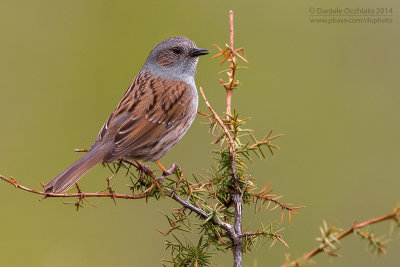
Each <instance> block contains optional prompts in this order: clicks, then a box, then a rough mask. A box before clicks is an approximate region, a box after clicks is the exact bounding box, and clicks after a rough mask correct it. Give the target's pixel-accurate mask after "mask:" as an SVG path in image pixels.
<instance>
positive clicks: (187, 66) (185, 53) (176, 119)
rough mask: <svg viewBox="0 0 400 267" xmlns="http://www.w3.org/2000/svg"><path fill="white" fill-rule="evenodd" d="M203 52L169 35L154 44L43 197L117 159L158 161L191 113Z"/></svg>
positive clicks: (186, 124)
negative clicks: (87, 144) (86, 144)
mask: <svg viewBox="0 0 400 267" xmlns="http://www.w3.org/2000/svg"><path fill="white" fill-rule="evenodd" d="M208 53H209V51H208V50H207V49H203V48H198V47H197V46H196V44H195V43H194V42H193V41H192V40H190V39H188V38H186V37H184V36H174V37H171V38H168V39H166V40H164V41H162V42H161V43H159V44H157V45H156V46H155V47H154V48H153V49H152V50H151V52H150V54H149V56H148V57H147V60H146V62H145V63H144V65H143V67H142V69H141V70H140V71H139V72H138V74H137V75H136V77H135V78H134V80H133V82H132V83H131V85H130V86H129V87H128V89H127V91H126V92H125V94H124V95H123V97H122V99H121V100H120V102H119V103H118V105H117V107H116V108H115V109H114V111H113V112H112V113H111V115H110V116H109V117H108V119H107V120H106V122H105V123H104V125H103V127H102V128H101V129H100V131H99V133H98V135H97V137H96V139H95V140H94V142H93V144H92V146H91V148H90V150H89V151H88V153H87V154H85V155H84V156H83V157H81V158H80V159H78V160H77V161H76V162H75V163H73V164H72V165H71V166H70V167H68V168H67V169H66V170H64V171H63V172H61V173H60V174H59V175H58V176H56V177H55V178H54V179H52V180H51V181H50V182H49V183H47V184H46V185H45V186H44V191H45V193H46V194H51V193H53V194H56V193H60V192H64V191H66V190H68V189H70V188H71V187H72V186H73V185H74V184H75V183H76V182H77V181H78V180H79V179H80V178H81V177H82V176H83V175H84V174H86V173H87V172H88V171H89V170H91V169H92V168H93V167H95V166H96V165H97V164H99V163H109V162H112V161H115V160H117V159H121V158H123V159H128V160H135V161H144V162H156V163H157V162H158V160H159V159H160V158H161V157H162V156H164V155H165V154H166V153H167V152H168V151H169V150H170V149H171V148H172V147H173V146H174V145H175V144H176V143H177V142H178V141H179V140H180V139H181V138H182V137H183V135H184V134H185V133H186V131H187V130H188V129H189V127H190V126H191V124H192V123H193V121H194V118H195V116H196V114H197V107H198V94H197V89H196V84H195V80H194V76H195V73H196V68H197V62H198V58H199V56H202V55H206V54H208Z"/></svg>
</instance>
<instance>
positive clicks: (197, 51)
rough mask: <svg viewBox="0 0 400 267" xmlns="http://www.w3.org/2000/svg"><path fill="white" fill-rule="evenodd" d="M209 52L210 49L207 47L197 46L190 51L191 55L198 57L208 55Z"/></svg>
mask: <svg viewBox="0 0 400 267" xmlns="http://www.w3.org/2000/svg"><path fill="white" fill-rule="evenodd" d="M208 53H210V51H208V50H207V49H203V48H195V49H193V50H192V51H190V52H189V55H190V56H191V57H198V56H202V55H207V54H208Z"/></svg>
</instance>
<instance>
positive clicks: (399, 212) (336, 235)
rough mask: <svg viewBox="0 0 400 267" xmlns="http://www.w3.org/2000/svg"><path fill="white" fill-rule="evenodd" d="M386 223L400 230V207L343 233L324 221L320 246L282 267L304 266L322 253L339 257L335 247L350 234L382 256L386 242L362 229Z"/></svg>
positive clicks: (354, 224) (353, 226) (356, 224)
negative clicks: (358, 237) (389, 222)
mask: <svg viewBox="0 0 400 267" xmlns="http://www.w3.org/2000/svg"><path fill="white" fill-rule="evenodd" d="M384 221H394V222H395V223H396V224H397V225H398V227H399V228H400V207H396V208H395V209H394V210H393V211H392V212H391V213H389V214H387V215H384V216H381V217H376V218H373V219H370V220H367V221H364V222H361V223H357V222H354V223H353V225H352V226H350V227H349V228H348V229H347V230H345V231H342V230H341V229H338V228H336V227H334V226H331V227H328V226H327V224H326V222H325V221H324V222H323V226H322V227H321V228H320V230H321V234H322V236H321V237H319V238H317V241H319V242H320V244H319V245H318V246H317V247H316V248H314V249H313V250H311V251H310V252H308V253H306V254H305V255H304V256H302V257H301V258H299V259H297V260H294V261H290V260H287V262H286V263H285V264H283V265H282V267H290V266H296V267H298V266H303V264H304V263H306V262H307V261H308V260H310V259H311V258H313V257H315V256H316V255H318V254H320V253H325V254H327V255H329V256H334V257H337V256H338V254H337V253H336V250H337V247H336V246H335V244H338V243H339V240H341V239H343V238H345V237H346V236H349V235H350V234H356V235H358V236H361V237H362V238H363V239H365V240H368V243H369V246H370V247H371V248H372V251H376V252H377V253H378V255H382V254H384V253H386V246H385V244H384V243H385V242H382V241H380V240H379V239H377V238H375V236H374V234H373V233H370V232H367V231H363V232H362V231H360V229H362V228H365V227H367V226H370V225H374V224H377V223H381V222H384ZM304 266H305V265H304Z"/></svg>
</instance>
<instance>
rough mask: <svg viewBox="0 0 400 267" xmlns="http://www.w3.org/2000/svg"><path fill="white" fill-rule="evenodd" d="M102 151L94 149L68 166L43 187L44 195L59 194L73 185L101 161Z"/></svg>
mask: <svg viewBox="0 0 400 267" xmlns="http://www.w3.org/2000/svg"><path fill="white" fill-rule="evenodd" d="M103 157H104V150H103V149H101V147H99V148H95V149H92V150H90V151H89V152H88V153H87V154H86V155H85V156H83V157H82V158H80V159H79V160H77V161H76V162H75V163H74V164H72V165H71V166H69V167H68V168H67V169H66V170H65V171H63V172H62V173H60V174H59V175H58V176H57V177H55V178H54V179H53V180H51V181H50V182H49V183H48V184H46V186H45V187H44V189H45V192H46V193H60V192H63V191H66V190H67V189H69V188H70V187H71V186H72V185H74V184H75V183H76V182H77V181H78V180H79V179H80V178H81V177H82V176H83V175H84V174H85V173H86V172H88V171H90V170H91V169H92V168H93V167H94V166H96V165H97V164H99V163H100V162H102V161H103Z"/></svg>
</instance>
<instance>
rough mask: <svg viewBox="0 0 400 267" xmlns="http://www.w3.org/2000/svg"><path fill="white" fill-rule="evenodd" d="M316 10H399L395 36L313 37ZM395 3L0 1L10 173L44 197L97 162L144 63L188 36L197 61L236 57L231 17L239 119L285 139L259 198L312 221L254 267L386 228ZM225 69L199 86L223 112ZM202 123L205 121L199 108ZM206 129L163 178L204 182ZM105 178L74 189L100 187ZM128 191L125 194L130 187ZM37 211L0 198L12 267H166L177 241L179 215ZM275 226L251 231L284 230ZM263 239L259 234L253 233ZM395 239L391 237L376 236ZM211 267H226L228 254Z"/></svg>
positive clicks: (247, 221) (395, 145)
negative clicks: (270, 194)
mask: <svg viewBox="0 0 400 267" xmlns="http://www.w3.org/2000/svg"><path fill="white" fill-rule="evenodd" d="M310 7H326V8H330V7H332V8H335V7H342V8H346V7H367V8H368V7H369V8H376V7H389V8H393V11H394V16H393V22H392V23H388V24H375V25H374V24H330V25H328V24H312V23H310V21H309V16H308V10H309V8H310ZM399 7H400V4H399V2H398V1H379V2H377V1H351V3H349V2H348V1H335V2H332V3H330V4H328V3H325V4H321V3H320V1H248V2H245V1H201V2H199V1H147V2H144V1H143V2H139V1H42V0H36V1H4V0H2V1H1V8H0V30H1V42H0V101H1V102H0V103H1V105H0V114H1V118H2V119H1V130H0V151H1V153H0V173H1V174H2V175H5V176H13V177H15V178H17V179H18V181H19V182H21V183H23V184H25V185H27V186H31V187H34V188H40V185H39V182H40V181H42V182H47V181H49V180H50V179H51V178H53V177H54V176H55V175H57V174H58V173H59V172H61V171H62V170H63V169H65V168H66V167H67V166H68V165H69V164H71V163H72V162H73V161H74V160H76V159H77V158H78V157H79V156H80V155H79V154H78V153H75V152H74V151H73V149H74V148H88V147H89V146H90V145H91V143H92V141H93V139H94V138H95V136H96V134H97V132H98V130H99V129H100V127H101V125H102V123H103V122H104V121H105V119H106V118H107V117H108V115H109V114H110V112H111V111H112V110H113V109H114V107H115V106H116V104H117V103H118V101H119V99H120V98H121V96H122V94H123V93H124V91H125V90H126V88H127V87H128V86H129V84H130V82H131V80H132V79H133V78H134V76H135V75H136V73H137V72H138V71H139V70H140V68H141V66H142V64H143V62H144V61H145V59H146V57H147V55H148V53H149V51H150V50H151V49H152V47H153V46H154V45H155V44H157V43H158V42H160V41H161V40H163V39H165V38H168V37H171V36H174V35H184V36H187V37H189V38H191V39H192V40H194V41H195V42H196V44H197V45H198V46H199V47H204V48H209V49H211V51H212V52H213V53H216V49H215V48H214V47H213V46H212V44H213V43H216V44H219V45H222V46H223V45H224V44H225V43H226V42H227V41H228V37H229V36H228V35H229V32H228V30H229V29H228V11H229V9H233V10H234V12H235V26H236V42H235V44H236V46H237V47H239V46H244V47H245V48H246V52H247V58H248V60H249V64H248V67H249V69H248V70H244V71H240V72H239V76H238V78H239V79H240V81H241V83H242V87H241V88H240V89H239V90H238V91H237V92H235V93H234V96H233V104H234V107H235V108H237V109H238V110H239V113H240V114H242V116H243V117H248V116H251V117H252V120H250V121H249V125H248V127H250V128H253V129H255V130H256V135H257V136H258V137H262V136H263V135H264V134H265V133H266V132H267V131H268V130H269V129H270V128H274V129H276V132H277V133H284V134H285V136H284V137H282V138H280V139H279V140H277V144H278V145H279V146H280V147H281V149H280V150H279V151H278V152H277V153H276V155H275V156H274V157H269V158H268V159H267V160H265V161H260V160H257V161H256V164H255V165H254V167H252V173H253V175H254V177H257V178H258V179H259V183H260V187H262V185H265V184H267V183H271V184H272V185H271V187H272V188H274V192H275V193H277V194H283V195H285V198H284V199H285V200H286V201H288V202H290V203H295V204H297V205H305V206H307V208H305V209H303V210H301V212H300V214H299V215H296V216H294V217H293V219H292V224H291V225H290V226H287V225H286V223H284V224H283V225H282V227H283V228H285V230H284V232H283V235H284V239H285V240H286V242H287V243H288V244H289V246H290V248H289V249H287V248H285V247H283V246H282V245H280V244H276V245H275V246H274V247H273V248H272V249H268V246H269V244H266V245H265V244H262V245H263V246H259V248H258V249H257V250H256V251H255V253H253V254H248V255H246V256H245V258H244V266H279V265H280V264H282V263H283V261H284V254H286V253H290V254H292V255H293V256H294V257H297V256H300V255H301V254H302V253H304V252H306V251H309V250H311V249H312V248H313V247H314V246H316V244H317V243H316V242H315V241H314V238H315V237H316V236H318V235H319V230H318V226H319V225H320V224H321V221H322V220H323V219H326V220H327V221H328V222H330V223H336V224H337V225H338V226H343V227H347V226H349V225H351V223H352V222H353V221H354V220H358V221H362V220H365V219H369V218H372V217H375V216H380V215H384V214H386V213H389V212H390V211H391V210H392V208H393V207H394V205H395V204H396V201H398V200H400V197H399V188H400V179H399V177H400V164H399V159H400V152H399V147H400V138H399V137H400V123H399V112H400V90H399V83H400V75H399V70H400V52H399V47H400V34H399V26H400V23H399V16H398V12H399ZM220 70H221V68H219V67H218V64H217V60H215V59H212V58H211V57H210V56H208V57H202V58H201V59H200V63H199V66H198V73H197V77H196V83H197V85H198V86H203V87H204V88H205V92H206V94H207V95H208V98H209V99H210V102H211V103H212V104H213V105H214V106H215V108H216V109H217V110H218V111H221V112H222V111H223V110H224V95H225V92H224V90H223V89H222V88H221V87H220V85H219V82H218V78H219V77H221V75H218V72H219V71H220ZM200 109H201V110H205V106H204V104H203V103H202V101H200ZM202 122H205V121H204V119H203V118H201V117H198V118H197V119H196V121H195V122H194V125H193V126H192V127H191V129H190V130H189V132H188V133H187V134H186V136H185V137H184V138H183V139H182V141H181V142H180V143H179V144H178V145H177V146H176V147H175V148H174V149H173V150H171V151H170V153H169V154H168V155H167V156H165V157H164V158H163V159H162V160H161V162H162V163H163V164H164V165H166V166H169V165H170V164H171V163H172V162H177V163H179V165H180V166H183V168H184V171H185V173H186V174H188V175H190V174H191V173H194V172H195V173H202V172H204V171H205V170H206V169H210V164H211V163H212V161H211V159H210V155H211V154H210V152H209V151H210V149H211V146H210V145H209V144H210V141H211V138H210V137H209V136H208V135H207V130H208V128H207V126H206V125H204V124H202ZM107 175H109V173H108V171H107V170H105V169H103V168H102V167H97V168H96V169H95V170H94V171H92V172H90V173H89V174H88V175H86V177H85V179H83V180H82V182H81V183H80V185H81V187H82V188H84V189H85V190H86V191H97V190H100V189H103V188H104V186H105V181H104V178H105V177H106V176H107ZM119 179H120V180H118V182H119V185H120V187H119V188H121V190H124V189H123V187H124V184H125V183H126V181H124V180H123V179H122V178H119ZM38 199H39V197H38V196H36V195H33V194H28V193H25V192H22V191H18V190H14V189H13V188H12V187H10V186H9V185H7V184H6V183H0V202H1V207H0V220H1V227H0V236H1V241H0V255H1V260H0V264H1V265H2V266H160V264H161V260H160V259H161V258H168V253H167V252H165V251H164V245H163V242H164V236H162V235H161V234H159V233H158V232H157V231H155V230H154V228H155V227H158V228H160V229H168V226H167V222H166V221H165V219H164V218H163V216H162V215H161V214H160V213H159V212H158V211H157V210H168V209H170V208H172V207H174V206H175V204H174V203H173V202H172V201H171V200H168V199H167V200H165V201H155V200H150V201H149V203H148V204H146V203H145V201H143V200H138V201H127V200H125V201H124V200H119V201H117V204H118V205H117V206H116V207H115V206H114V204H113V203H112V201H111V200H108V199H94V200H92V201H94V202H95V203H96V205H97V206H98V208H93V207H91V206H89V205H86V207H85V208H84V209H82V210H81V211H79V212H76V211H75V210H74V208H73V206H71V205H63V204H62V203H63V202H64V200H62V199H48V200H46V201H43V202H39V201H38ZM279 217H280V216H279V212H278V211H274V212H267V213H262V214H260V215H258V216H254V213H253V211H252V210H246V213H245V218H244V225H245V226H246V227H247V226H248V227H256V226H257V225H258V224H259V222H260V221H263V222H264V223H265V224H267V223H268V222H270V221H279ZM253 229H254V228H253ZM374 229H375V230H376V234H377V235H384V234H387V233H388V231H389V223H385V224H382V225H379V226H378V227H374ZM399 248H400V246H399V238H398V235H397V237H396V235H394V236H392V242H391V243H390V249H389V254H388V255H387V256H385V257H383V258H382V259H378V257H376V256H372V255H371V254H370V253H368V252H366V242H363V241H360V240H359V238H357V237H353V236H352V237H349V238H348V239H347V240H345V241H344V242H343V244H342V249H341V250H340V253H341V254H342V255H343V258H339V259H333V260H329V259H328V258H327V257H326V256H318V257H317V258H316V260H317V266H364V267H368V266H398V262H399ZM214 259H215V261H216V266H231V255H230V254H229V253H228V254H225V255H221V254H218V256H216V257H215V258H214Z"/></svg>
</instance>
